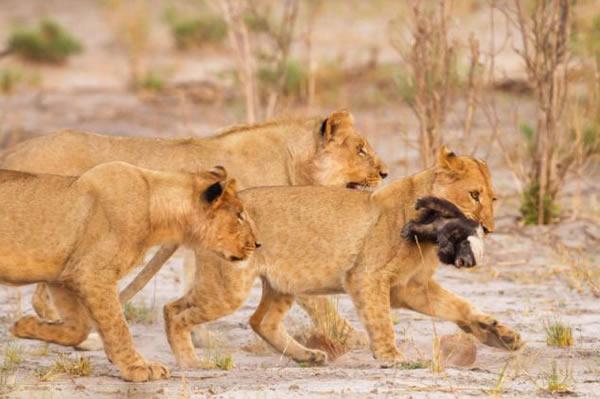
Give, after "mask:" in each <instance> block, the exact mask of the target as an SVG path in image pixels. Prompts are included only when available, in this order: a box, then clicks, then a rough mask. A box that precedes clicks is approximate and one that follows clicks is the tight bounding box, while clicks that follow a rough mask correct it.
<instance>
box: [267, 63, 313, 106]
mask: <svg viewBox="0 0 600 399" xmlns="http://www.w3.org/2000/svg"><path fill="white" fill-rule="evenodd" d="M257 75H258V80H259V81H260V82H261V83H263V84H264V85H265V86H272V87H275V86H277V84H278V83H277V79H278V78H279V76H281V75H280V73H279V71H277V70H275V69H273V68H269V67H267V66H263V67H262V68H260V69H259V70H258V73H257ZM307 81H308V72H307V71H306V68H305V67H304V66H303V65H302V64H301V63H300V62H298V61H296V60H289V61H288V62H287V64H286V65H285V71H284V80H283V85H282V88H281V90H282V92H283V94H284V95H285V96H288V97H296V98H301V97H302V96H303V94H304V91H305V88H306V84H307Z"/></svg>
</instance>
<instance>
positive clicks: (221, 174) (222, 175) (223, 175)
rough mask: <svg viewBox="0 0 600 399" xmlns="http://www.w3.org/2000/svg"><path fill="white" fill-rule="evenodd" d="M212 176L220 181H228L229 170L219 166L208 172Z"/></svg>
mask: <svg viewBox="0 0 600 399" xmlns="http://www.w3.org/2000/svg"><path fill="white" fill-rule="evenodd" d="M208 173H209V174H210V175H212V176H213V177H214V178H216V179H217V180H218V181H223V180H225V179H227V170H226V169H225V168H224V167H223V166H221V165H217V166H215V167H213V168H212V169H210V170H209V171H208Z"/></svg>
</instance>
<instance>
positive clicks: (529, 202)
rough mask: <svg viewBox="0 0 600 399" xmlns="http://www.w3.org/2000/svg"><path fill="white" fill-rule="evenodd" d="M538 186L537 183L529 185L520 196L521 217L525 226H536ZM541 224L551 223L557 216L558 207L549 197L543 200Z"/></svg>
mask: <svg viewBox="0 0 600 399" xmlns="http://www.w3.org/2000/svg"><path fill="white" fill-rule="evenodd" d="M539 192H540V186H539V184H538V183H531V184H530V185H529V186H528V187H527V188H526V189H525V190H524V191H523V194H522V196H521V208H520V209H519V210H520V212H521V216H522V218H523V223H525V224H526V225H534V224H537V221H538V204H539V200H540V199H539ZM542 211H543V213H544V215H543V219H542V220H543V221H542V223H543V224H549V223H551V222H552V221H553V220H554V219H555V218H556V217H557V216H558V214H559V209H558V205H557V204H556V203H555V202H554V199H553V198H552V197H551V196H550V195H546V196H545V197H544V199H543V207H542Z"/></svg>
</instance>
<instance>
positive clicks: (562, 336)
mask: <svg viewBox="0 0 600 399" xmlns="http://www.w3.org/2000/svg"><path fill="white" fill-rule="evenodd" d="M544 330H545V331H546V344H548V346H557V347H559V348H566V347H570V346H573V344H574V343H575V339H574V338H573V329H572V328H571V326H569V325H568V324H566V323H563V322H562V321H560V320H554V321H547V322H546V323H545V325H544Z"/></svg>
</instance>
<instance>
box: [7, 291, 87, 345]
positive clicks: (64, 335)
mask: <svg viewBox="0 0 600 399" xmlns="http://www.w3.org/2000/svg"><path fill="white" fill-rule="evenodd" d="M43 287H44V288H43V289H44V290H47V292H46V294H48V296H51V298H52V300H53V301H54V303H55V304H56V306H57V308H58V309H59V311H60V315H58V317H57V318H56V319H58V320H45V319H40V318H38V317H36V316H24V317H21V318H20V319H19V320H17V321H16V322H15V324H14V325H13V326H12V328H11V332H12V334H14V335H15V336H17V337H20V338H32V339H39V340H42V341H46V342H52V343H55V344H59V345H65V346H75V345H78V344H80V343H81V342H83V341H84V340H85V339H86V337H87V336H88V333H89V332H90V330H91V329H92V324H91V322H90V320H89V318H88V315H87V313H86V311H85V308H84V307H83V306H82V305H81V303H80V302H79V300H78V299H77V296H76V295H75V294H74V293H73V292H72V291H71V290H69V289H67V288H63V287H58V286H53V285H45V284H44V285H43ZM36 293H37V291H36ZM42 294H44V293H40V295H42Z"/></svg>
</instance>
